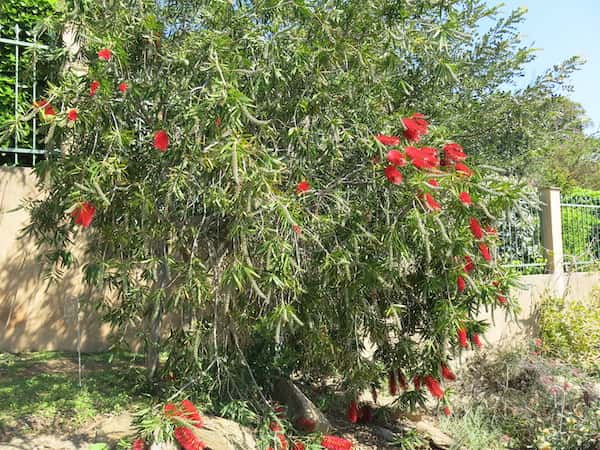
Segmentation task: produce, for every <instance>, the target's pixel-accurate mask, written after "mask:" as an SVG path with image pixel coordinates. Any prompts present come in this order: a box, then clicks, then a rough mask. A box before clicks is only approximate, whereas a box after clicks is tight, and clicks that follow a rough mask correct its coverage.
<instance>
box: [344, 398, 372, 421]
mask: <svg viewBox="0 0 600 450" xmlns="http://www.w3.org/2000/svg"><path fill="white" fill-rule="evenodd" d="M346 416H347V417H348V421H350V422H351V423H369V422H371V421H372V420H373V409H372V408H371V406H370V405H368V404H363V405H361V406H359V405H357V404H356V402H355V401H354V400H352V401H351V402H350V404H349V405H348V411H347V414H346Z"/></svg>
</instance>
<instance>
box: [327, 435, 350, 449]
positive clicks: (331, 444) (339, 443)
mask: <svg viewBox="0 0 600 450" xmlns="http://www.w3.org/2000/svg"><path fill="white" fill-rule="evenodd" d="M321 447H324V448H326V449H327V450H350V449H351V448H352V442H350V441H349V440H347V439H344V438H341V437H337V436H323V439H322V440H321Z"/></svg>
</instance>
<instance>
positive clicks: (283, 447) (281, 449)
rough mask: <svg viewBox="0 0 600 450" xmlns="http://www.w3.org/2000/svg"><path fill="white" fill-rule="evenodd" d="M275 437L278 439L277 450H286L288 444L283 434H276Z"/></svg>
mask: <svg viewBox="0 0 600 450" xmlns="http://www.w3.org/2000/svg"><path fill="white" fill-rule="evenodd" d="M275 437H276V438H277V439H279V450H287V448H288V443H287V439H286V438H285V434H282V433H277V434H276V435H275Z"/></svg>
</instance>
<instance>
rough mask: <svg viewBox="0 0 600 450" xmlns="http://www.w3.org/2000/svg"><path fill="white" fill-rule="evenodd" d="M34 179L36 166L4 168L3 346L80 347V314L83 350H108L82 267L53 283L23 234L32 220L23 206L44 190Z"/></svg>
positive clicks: (0, 204)
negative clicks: (23, 230) (87, 299)
mask: <svg viewBox="0 0 600 450" xmlns="http://www.w3.org/2000/svg"><path fill="white" fill-rule="evenodd" d="M35 182H36V179H35V175H34V174H33V172H32V170H31V169H27V168H0V351H6V352H24V351H38V350H62V351H76V350H77V343H78V327H77V322H78V320H77V319H78V316H79V319H80V321H79V330H80V331H81V337H80V341H81V350H82V351H84V352H96V351H101V350H104V349H106V348H107V347H108V345H109V344H108V334H109V327H108V326H107V325H102V324H101V323H100V321H99V319H98V316H97V314H96V313H95V312H94V310H93V309H92V306H91V305H90V304H89V303H87V302H86V301H85V300H86V296H85V291H84V287H83V283H82V281H81V273H80V271H78V270H77V269H72V270H70V271H67V272H66V273H65V275H64V277H63V279H62V280H60V281H58V282H52V283H49V282H48V281H47V280H46V279H44V270H43V267H42V264H41V258H42V256H41V255H40V254H39V253H38V251H37V249H36V247H35V245H34V242H32V240H31V239H29V238H23V239H18V236H19V235H20V234H21V230H22V229H23V227H24V226H26V225H27V223H28V220H29V216H28V213H27V211H26V210H24V209H22V208H20V206H21V204H22V202H23V200H24V199H26V198H30V197H35V196H36V195H39V193H38V191H37V189H36V187H35ZM78 299H79V300H80V305H79V312H78V304H77V303H78Z"/></svg>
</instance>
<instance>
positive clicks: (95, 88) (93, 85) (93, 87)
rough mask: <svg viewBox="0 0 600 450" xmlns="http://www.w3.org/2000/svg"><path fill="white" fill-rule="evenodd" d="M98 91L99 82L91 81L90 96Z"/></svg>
mask: <svg viewBox="0 0 600 450" xmlns="http://www.w3.org/2000/svg"><path fill="white" fill-rule="evenodd" d="M98 89H100V82H99V81H97V80H94V81H92V82H91V83H90V96H91V97H93V96H94V95H96V92H98Z"/></svg>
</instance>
